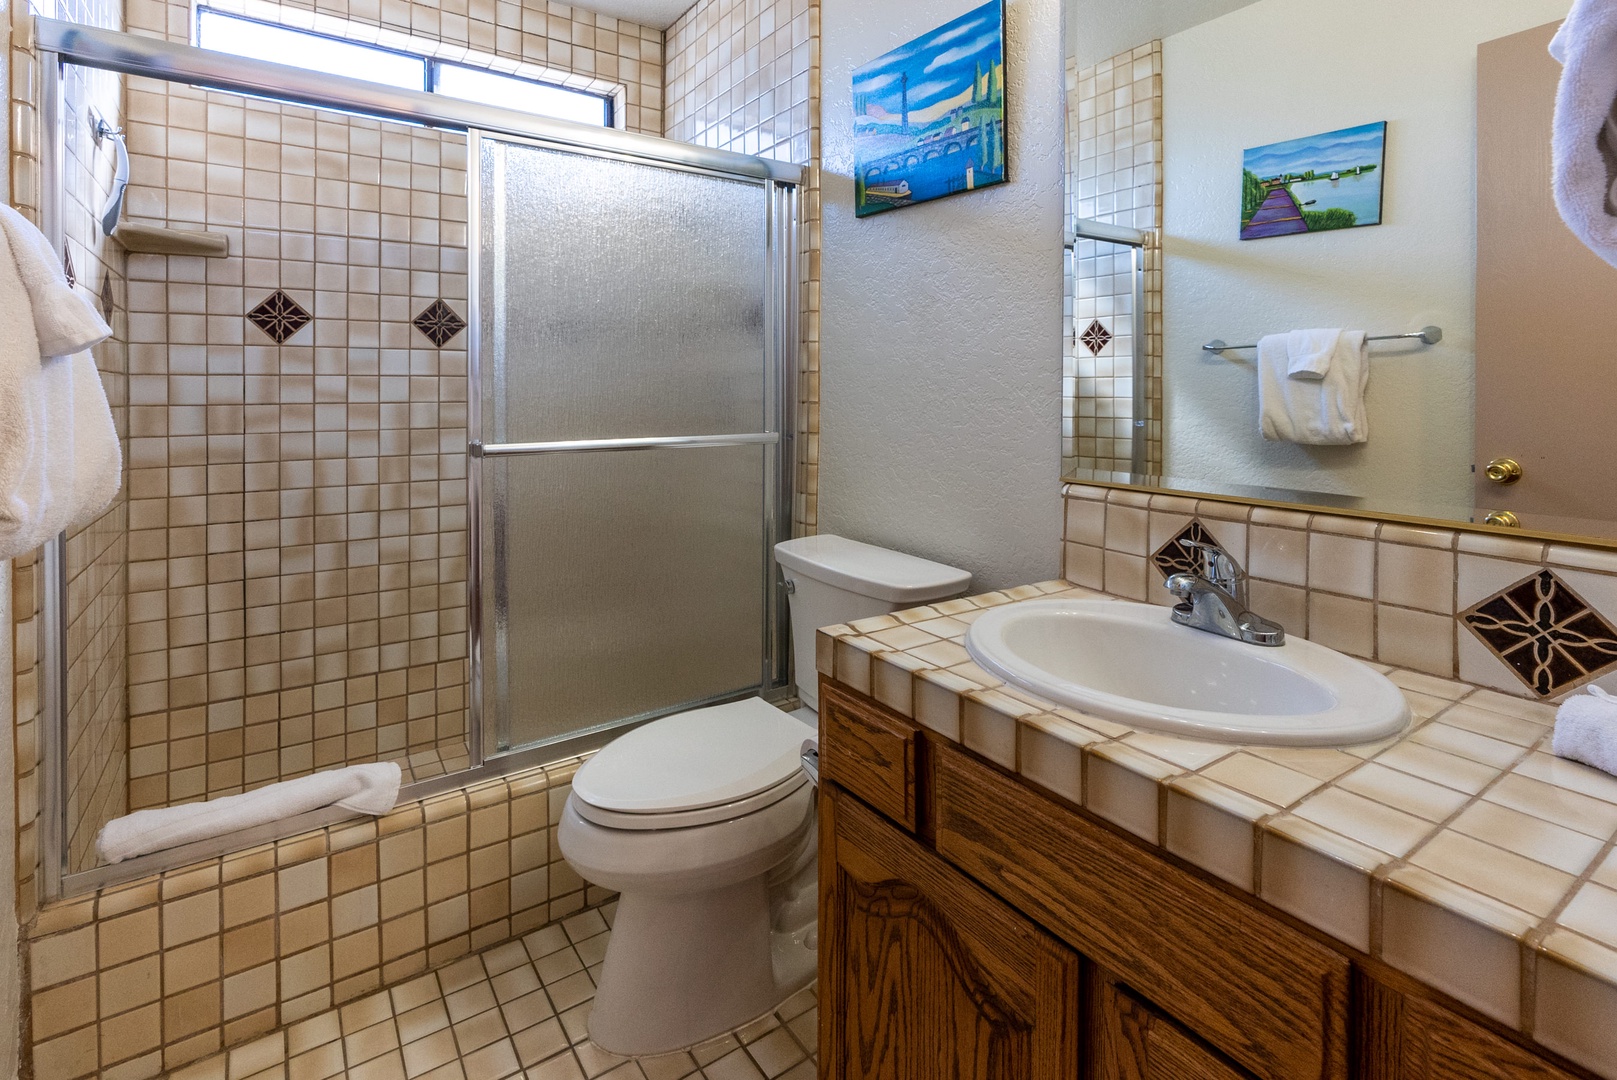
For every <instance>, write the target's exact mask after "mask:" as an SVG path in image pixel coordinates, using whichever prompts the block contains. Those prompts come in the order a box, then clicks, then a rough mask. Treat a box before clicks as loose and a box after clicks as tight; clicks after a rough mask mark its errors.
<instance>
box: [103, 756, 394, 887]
mask: <svg viewBox="0 0 1617 1080" xmlns="http://www.w3.org/2000/svg"><path fill="white" fill-rule="evenodd" d="M402 779H403V773H402V771H401V770H400V769H399V767H398V765H397V764H395V763H394V762H391V761H382V762H376V763H373V764H369V765H350V766H348V767H347V768H345V769H331V770H329V771H327V772H318V773H315V774H314V775H313V776H302V777H299V778H298V779H296V780H283V781H281V782H280V783H278V784H271V785H269V786H268V787H262V788H259V789H258V790H257V791H249V792H247V793H246V794H245V795H227V796H225V797H224V798H222V799H212V800H210V801H208V802H200V803H188V804H186V805H184V806H167V807H162V808H160V809H156V810H137V811H135V812H134V813H133V814H129V815H128V816H126V817H121V818H113V819H112V820H111V821H109V822H107V824H106V825H105V826H104V827H103V828H102V829H101V835H100V836H97V837H96V841H95V849H96V854H97V855H99V856H100V857H101V861H102V862H104V863H117V862H122V861H123V860H125V859H132V858H134V857H136V856H137V855H149V854H151V853H152V852H154V851H162V850H164V849H166V848H172V847H179V846H180V845H182V844H192V843H195V842H196V841H198V840H207V839H209V838H210V837H215V836H223V835H225V834H226V833H233V832H237V831H239V830H241V829H251V828H253V827H254V826H257V825H267V824H269V823H270V822H272V821H280V820H282V819H284V818H289V817H293V816H295V815H297V814H306V813H308V812H309V811H310V810H319V809H320V808H321V807H325V806H339V807H341V808H342V809H344V810H353V811H356V812H357V813H361V814H373V815H376V816H378V817H380V816H381V815H383V814H385V813H387V812H388V811H390V810H392V809H393V804H394V803H396V802H397V801H398V798H399V784H400V782H401V780H402Z"/></svg>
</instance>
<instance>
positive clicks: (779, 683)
mask: <svg viewBox="0 0 1617 1080" xmlns="http://www.w3.org/2000/svg"><path fill="white" fill-rule="evenodd" d="M485 140H493V141H497V142H500V143H508V144H515V145H521V146H532V147H538V148H541V149H546V150H553V151H559V152H562V153H575V154H590V155H592V156H597V157H605V158H612V159H616V160H620V161H632V162H635V163H637V164H642V165H649V166H652V167H655V168H664V169H674V170H678V171H680V172H690V173H696V174H698V175H703V176H711V177H715V178H720V179H725V180H732V181H739V182H742V183H748V184H755V185H760V186H763V187H764V188H765V189H766V190H765V218H766V220H765V244H766V247H765V255H764V273H765V281H764V290H763V292H764V355H763V357H762V360H763V365H764V400H765V403H766V409H767V414H766V416H765V417H764V420H765V423H764V427H765V430H764V431H761V432H749V433H741V434H734V435H685V436H669V437H662V438H657V437H650V438H624V439H575V440H565V441H556V442H543V443H533V442H523V443H489V442H488V441H487V440H486V437H485V436H486V435H487V432H486V430H485V423H484V421H485V417H484V415H483V394H482V383H483V377H484V375H485V374H487V373H488V370H487V369H488V366H489V361H490V358H491V353H490V344H491V343H489V342H486V341H484V340H483V309H484V305H485V303H486V299H485V298H484V297H483V296H482V282H483V273H482V271H483V265H482V262H483V259H484V258H485V252H484V251H483V245H482V243H481V241H480V238H481V236H482V226H483V219H484V216H485V214H486V213H487V208H485V207H484V206H483V205H482V202H483V196H482V187H481V184H479V183H477V182H475V181H474V180H473V179H472V177H473V176H474V175H475V174H476V172H477V166H476V163H477V162H480V161H481V160H482V158H481V149H482V144H483V142H484V141H485ZM670 146H679V147H682V146H684V144H678V143H674V144H670ZM466 157H467V170H466V172H467V215H466V218H467V225H466V233H467V254H468V267H467V279H468V283H469V286H470V288H469V292H470V302H469V307H470V312H469V317H468V320H467V321H468V322H469V323H470V326H469V327H468V330H467V333H468V337H469V352H468V358H469V362H470V367H469V369H468V372H467V395H466V396H467V441H468V448H467V453H468V460H467V470H466V486H467V492H466V508H467V509H466V512H467V541H466V543H467V570H466V578H467V592H468V605H467V623H468V632H469V634H470V658H471V663H470V675H469V680H468V681H469V683H470V686H469V695H470V696H469V701H468V711H469V717H470V720H469V724H468V731H469V732H475V733H476V734H475V736H473V737H472V738H469V739H468V742H469V744H470V745H469V749H470V752H471V760H472V765H473V767H474V768H475V767H478V766H482V765H485V764H487V763H489V762H491V761H496V760H497V761H500V762H507V761H513V760H531V761H533V762H534V763H538V761H539V759H543V760H548V761H555V760H560V759H562V758H566V757H571V756H575V755H577V754H580V753H586V752H589V751H591V750H595V749H598V748H599V747H601V746H603V745H605V743H606V742H608V741H610V740H611V739H613V738H615V737H616V736H618V735H620V734H622V733H623V732H624V731H625V730H627V729H628V728H630V727H633V726H635V724H636V723H643V722H646V721H648V720H651V719H655V718H656V716H657V715H666V712H665V713H660V714H652V715H649V716H645V717H637V718H632V719H631V718H625V722H623V723H619V724H614V725H610V726H608V727H606V728H604V729H603V728H595V729H591V730H589V731H585V732H583V733H580V734H578V735H575V736H572V737H569V738H564V739H557V740H551V741H548V742H545V743H542V744H540V745H538V746H534V747H531V748H526V749H520V748H519V749H517V750H514V751H512V752H510V753H506V754H499V755H496V754H494V753H493V752H491V750H492V748H491V746H490V745H489V741H490V740H489V736H490V734H491V731H490V728H489V723H488V717H489V711H488V704H489V703H488V702H486V701H485V700H484V689H483V688H484V678H485V675H486V674H487V670H488V668H487V664H488V657H487V655H486V651H487V649H488V646H489V643H488V642H485V641H484V640H483V616H484V602H485V600H487V599H488V598H487V597H485V596H484V595H483V590H482V589H481V587H480V585H481V582H482V577H483V570H484V567H483V565H482V563H483V514H482V510H483V507H482V502H483V485H484V480H485V479H486V475H485V472H484V462H485V460H487V459H489V458H512V457H526V456H533V455H544V454H574V453H598V452H620V453H621V452H636V451H646V450H680V449H688V450H698V449H702V448H706V447H730V446H762V447H765V448H766V451H767V452H772V453H773V455H774V456H773V459H772V460H771V461H770V463H769V467H768V468H766V470H765V480H764V491H763V505H764V508H765V509H764V518H765V520H764V529H763V534H764V558H763V568H764V580H763V581H761V582H760V583H759V587H760V588H761V589H762V590H763V595H764V641H763V664H762V669H761V671H760V673H759V686H760V688H761V691H760V692H763V693H766V694H768V693H778V692H781V691H784V690H785V689H787V688H789V686H790V676H791V672H790V661H791V649H790V631H791V623H790V619H789V615H788V611H787V603H786V595H785V584H784V581H783V580H782V579H781V578H780V575H779V572H778V570H777V568H776V564H775V551H774V549H775V545H776V544H777V543H779V542H780V541H782V540H786V539H789V538H790V537H791V535H792V507H793V503H794V498H795V491H796V476H797V439H796V420H797V408H796V402H797V359H798V349H799V340H798V310H799V307H800V303H799V300H800V297H799V294H798V289H799V274H798V270H799V267H798V258H799V253H800V251H801V234H800V232H799V221H800V217H801V214H800V192H799V189H800V182H799V180H800V177H799V178H798V179H787V178H784V177H780V176H774V175H769V176H760V175H758V174H757V173H756V172H754V171H751V170H748V171H745V172H742V171H738V170H737V169H735V168H734V167H733V163H727V162H710V163H698V162H693V161H692V160H690V158H689V156H688V155H686V154H683V153H681V154H669V155H665V156H658V155H655V154H651V153H625V152H623V150H622V149H621V148H609V147H597V148H581V147H579V146H577V145H571V144H558V143H556V142H554V141H552V140H548V139H545V138H543V137H535V136H530V137H526V138H517V137H513V136H511V135H508V134H505V133H503V132H493V131H477V130H474V131H472V132H470V133H469V135H468V141H467V147H466ZM792 168H794V169H795V168H796V167H795V166H793V167H792ZM734 698H735V695H730V696H728V697H723V698H719V699H716V700H715V701H713V702H696V703H687V704H684V705H681V706H679V707H678V708H677V709H671V710H668V711H669V712H673V711H681V710H684V709H689V708H693V707H697V706H698V705H701V704H717V703H718V702H719V701H728V700H734Z"/></svg>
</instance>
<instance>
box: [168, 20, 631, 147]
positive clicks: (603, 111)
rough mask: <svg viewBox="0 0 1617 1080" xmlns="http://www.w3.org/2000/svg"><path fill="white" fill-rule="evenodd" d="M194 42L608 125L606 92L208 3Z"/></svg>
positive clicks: (273, 60)
mask: <svg viewBox="0 0 1617 1080" xmlns="http://www.w3.org/2000/svg"><path fill="white" fill-rule="evenodd" d="M196 44H197V45H198V46H200V47H201V48H204V49H212V50H214V51H215V52H223V53H230V54H231V55H233V56H243V57H247V58H249V59H253V60H267V61H270V62H271V63H276V64H287V65H289V66H292V67H300V68H305V69H308V70H311V71H326V72H334V73H341V74H344V75H348V76H350V77H352V78H357V79H364V80H366V81H367V82H374V83H381V84H382V85H384V86H394V87H398V88H400V89H403V90H425V91H426V92H427V93H431V94H442V95H444V96H446V97H452V98H459V99H461V100H464V101H476V102H481V103H483V104H486V105H499V106H502V107H504V108H508V109H521V110H523V111H525V112H531V113H535V114H537V115H539V116H549V117H553V118H555V119H557V120H570V121H572V122H574V123H579V124H591V125H595V126H597V127H612V126H614V125H613V100H612V97H611V95H608V94H599V93H592V92H590V91H588V90H577V89H573V88H572V87H567V86H559V85H557V84H555V83H550V82H544V81H542V80H539V79H527V78H522V77H521V76H517V75H508V74H505V73H503V72H498V71H491V70H488V69H486V68H482V67H475V66H471V65H467V64H456V63H450V62H447V61H444V60H439V59H437V58H435V57H431V56H421V55H417V54H415V53H410V52H403V51H399V50H395V49H388V48H383V47H381V46H378V45H371V44H367V43H364V42H360V41H350V40H347V39H345V38H343V37H339V36H334V35H331V34H325V33H316V32H314V31H310V30H302V29H295V28H293V27H289V26H281V25H278V24H276V23H270V22H263V21H260V20H258V19H251V18H246V17H243V16H241V15H235V14H231V13H229V12H225V11H220V10H217V9H215V8H210V7H198V8H197V20H196Z"/></svg>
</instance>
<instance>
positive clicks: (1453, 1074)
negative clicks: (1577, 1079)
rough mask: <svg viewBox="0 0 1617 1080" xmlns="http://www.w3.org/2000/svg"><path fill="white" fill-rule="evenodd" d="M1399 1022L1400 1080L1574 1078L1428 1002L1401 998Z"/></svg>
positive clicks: (1561, 1079)
mask: <svg viewBox="0 0 1617 1080" xmlns="http://www.w3.org/2000/svg"><path fill="white" fill-rule="evenodd" d="M1402 1026H1403V1033H1402V1034H1403V1039H1402V1042H1403V1053H1402V1055H1401V1058H1402V1069H1401V1072H1400V1077H1401V1078H1402V1080H1574V1078H1573V1076H1572V1074H1571V1073H1568V1072H1564V1071H1562V1070H1561V1069H1558V1068H1556V1067H1555V1066H1554V1065H1551V1064H1550V1063H1549V1062H1547V1061H1544V1060H1542V1059H1540V1058H1539V1057H1538V1056H1537V1055H1535V1054H1533V1053H1531V1052H1530V1051H1528V1050H1525V1049H1523V1048H1522V1047H1520V1046H1517V1045H1516V1044H1515V1043H1513V1042H1510V1041H1508V1040H1506V1039H1503V1038H1500V1037H1499V1036H1498V1035H1495V1034H1494V1033H1493V1032H1491V1031H1489V1030H1487V1029H1486V1028H1484V1027H1482V1026H1481V1025H1479V1024H1473V1023H1472V1022H1471V1021H1469V1020H1467V1019H1465V1018H1464V1017H1462V1016H1459V1015H1457V1014H1455V1013H1453V1012H1450V1011H1449V1010H1448V1009H1445V1008H1443V1007H1442V1006H1441V1005H1438V1004H1437V1003H1435V1002H1432V1001H1426V1000H1424V999H1422V998H1416V997H1405V998H1404V1002H1403V1025H1402Z"/></svg>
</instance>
